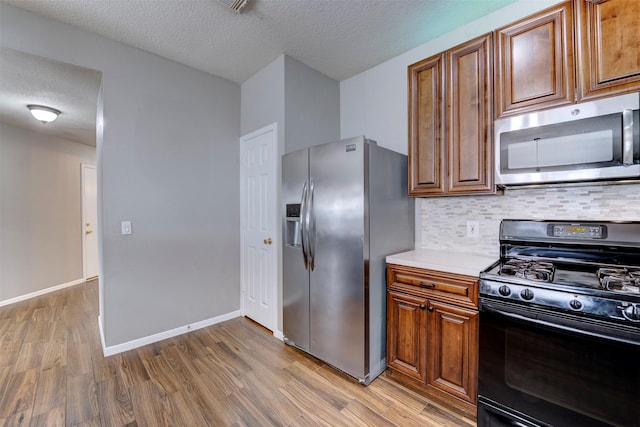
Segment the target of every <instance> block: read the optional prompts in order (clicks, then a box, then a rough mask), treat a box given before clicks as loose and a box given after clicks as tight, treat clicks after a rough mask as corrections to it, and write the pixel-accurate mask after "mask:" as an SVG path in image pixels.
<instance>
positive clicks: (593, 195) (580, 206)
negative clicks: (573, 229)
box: [416, 184, 640, 258]
mask: <svg viewBox="0 0 640 427" xmlns="http://www.w3.org/2000/svg"><path fill="white" fill-rule="evenodd" d="M416 202H417V203H420V204H421V207H420V223H421V226H420V233H421V234H420V235H419V236H418V243H419V244H420V247H422V248H426V249H442V250H456V251H464V252H474V253H479V254H485V255H492V256H496V258H497V257H498V256H499V247H498V245H499V243H498V231H499V227H500V221H501V220H502V219H503V218H514V219H559V220H596V221H597V220H607V221H609V220H629V221H640V184H620V185H592V186H576V187H569V186H567V187H557V188H527V189H508V190H506V191H505V192H504V194H501V195H495V196H459V197H433V198H423V199H416ZM467 221H478V223H479V234H480V235H479V237H475V238H472V237H467Z"/></svg>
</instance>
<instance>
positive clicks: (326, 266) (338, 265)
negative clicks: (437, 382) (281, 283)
mask: <svg viewBox="0 0 640 427" xmlns="http://www.w3.org/2000/svg"><path fill="white" fill-rule="evenodd" d="M368 148H369V147H368V145H367V144H366V143H365V142H364V139H363V138H354V139H350V140H345V141H342V142H339V143H334V144H325V145H320V146H316V147H311V148H310V154H309V159H310V160H309V179H310V182H313V187H314V188H313V198H314V200H313V211H312V217H313V219H312V221H313V222H315V230H316V232H315V236H312V237H311V238H310V241H311V242H312V246H313V247H312V248H311V249H310V250H311V253H312V254H313V258H314V268H313V270H312V271H311V273H310V277H311V280H310V291H309V292H310V295H309V299H310V301H311V303H310V322H309V330H310V337H311V342H310V353H311V354H313V355H315V356H316V357H318V358H320V359H321V360H324V361H326V362H328V363H329V364H331V365H333V366H335V367H337V368H339V369H341V370H343V371H345V372H346V373H348V374H350V375H352V376H355V377H357V378H361V379H362V378H364V377H365V376H366V375H367V374H368V373H369V366H368V365H369V363H368V351H367V343H368V330H367V319H366V304H365V301H366V292H367V289H366V282H365V277H366V276H367V272H366V271H365V270H366V268H368V266H367V264H366V260H367V259H368V253H366V250H365V248H368V245H366V241H365V239H367V237H368V236H366V235H365V229H368V227H365V220H366V216H365V209H366V207H367V206H366V205H367V204H366V203H365V190H366V185H365V184H366V183H365V182H364V177H365V176H366V174H365V164H366V159H367V156H368Z"/></svg>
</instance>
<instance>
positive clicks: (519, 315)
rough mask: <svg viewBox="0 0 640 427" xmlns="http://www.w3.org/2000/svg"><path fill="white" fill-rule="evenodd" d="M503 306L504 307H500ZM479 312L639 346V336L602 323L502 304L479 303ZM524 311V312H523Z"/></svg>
mask: <svg viewBox="0 0 640 427" xmlns="http://www.w3.org/2000/svg"><path fill="white" fill-rule="evenodd" d="M503 305H504V307H502V306H503ZM480 307H481V308H480V311H485V312H487V313H493V314H497V315H500V316H505V317H508V318H511V319H515V320H520V321H522V322H527V323H533V324H536V325H540V326H544V327H548V328H553V329H559V330H563V331H567V332H572V333H576V334H580V335H585V336H590V337H597V338H601V339H605V340H608V341H618V342H623V343H627V344H633V345H640V334H638V333H633V332H628V333H627V331H623V330H619V329H616V328H614V327H613V326H609V325H604V324H602V322H595V321H591V320H588V319H582V318H581V319H571V318H568V317H566V316H558V315H555V316H554V315H552V314H549V313H545V312H543V311H541V310H538V309H534V308H530V307H528V308H527V309H522V308H519V307H511V306H506V305H505V304H504V303H495V302H486V301H481V302H480ZM525 310H526V311H525ZM587 325H588V327H589V329H590V330H585V329H584V328H581V327H580V326H587Z"/></svg>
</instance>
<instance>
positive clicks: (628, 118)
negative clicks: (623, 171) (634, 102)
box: [622, 110, 633, 166]
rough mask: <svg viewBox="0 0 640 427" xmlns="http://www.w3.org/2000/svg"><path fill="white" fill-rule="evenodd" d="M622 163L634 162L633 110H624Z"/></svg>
mask: <svg viewBox="0 0 640 427" xmlns="http://www.w3.org/2000/svg"><path fill="white" fill-rule="evenodd" d="M622 164H623V165H624V166H630V165H632V164H633V110H624V111H623V112H622Z"/></svg>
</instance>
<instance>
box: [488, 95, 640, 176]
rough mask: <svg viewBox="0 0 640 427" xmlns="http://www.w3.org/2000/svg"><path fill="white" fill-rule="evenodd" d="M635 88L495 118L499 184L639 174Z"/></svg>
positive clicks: (638, 97) (639, 139)
mask: <svg viewBox="0 0 640 427" xmlns="http://www.w3.org/2000/svg"><path fill="white" fill-rule="evenodd" d="M639 104H640V94H639V93H632V94H627V95H621V96H616V97H612V98H605V99H601V100H597V101H592V102H585V103H582V104H574V105H570V106H566V107H561V108H555V109H551V110H545V111H539V112H535V113H530V114H524V115H520V116H514V117H507V118H504V119H498V120H496V121H495V128H494V129H495V147H496V153H495V165H496V184H497V185H499V186H510V185H528V184H550V183H566V182H580V181H600V180H621V179H636V180H638V179H640V136H639V135H640V131H639V127H640V116H639V109H640V106H639Z"/></svg>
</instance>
